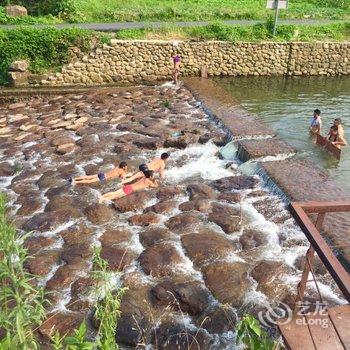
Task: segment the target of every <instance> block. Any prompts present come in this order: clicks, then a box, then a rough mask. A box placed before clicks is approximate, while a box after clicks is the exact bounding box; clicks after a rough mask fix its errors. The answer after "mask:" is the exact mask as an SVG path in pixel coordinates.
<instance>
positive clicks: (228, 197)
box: [218, 192, 242, 203]
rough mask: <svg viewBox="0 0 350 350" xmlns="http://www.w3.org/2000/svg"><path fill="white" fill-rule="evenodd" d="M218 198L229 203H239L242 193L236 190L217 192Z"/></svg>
mask: <svg viewBox="0 0 350 350" xmlns="http://www.w3.org/2000/svg"><path fill="white" fill-rule="evenodd" d="M218 200H219V201H226V202H229V203H240V202H241V200H242V195H241V194H240V193H237V192H224V193H220V194H219V196H218Z"/></svg>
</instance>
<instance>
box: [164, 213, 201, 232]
mask: <svg viewBox="0 0 350 350" xmlns="http://www.w3.org/2000/svg"><path fill="white" fill-rule="evenodd" d="M201 224H202V219H201V217H200V216H199V214H197V213H193V212H185V213H181V214H178V215H175V216H173V217H171V218H170V219H169V220H168V221H166V223H165V226H166V227H168V228H169V229H170V230H172V231H175V232H177V233H180V234H181V233H187V232H191V231H189V230H194V229H195V228H197V227H199V226H201Z"/></svg>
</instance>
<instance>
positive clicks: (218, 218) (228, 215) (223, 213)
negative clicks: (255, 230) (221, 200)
mask: <svg viewBox="0 0 350 350" xmlns="http://www.w3.org/2000/svg"><path fill="white" fill-rule="evenodd" d="M208 219H209V220H210V221H212V222H214V223H216V224H217V225H218V226H220V227H221V228H222V229H223V231H224V232H225V233H227V234H230V233H234V232H237V231H239V228H240V225H241V213H240V210H239V209H236V208H232V207H230V206H227V205H222V204H217V203H215V204H213V206H212V211H211V213H210V214H209V216H208Z"/></svg>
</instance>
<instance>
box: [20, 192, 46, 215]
mask: <svg viewBox="0 0 350 350" xmlns="http://www.w3.org/2000/svg"><path fill="white" fill-rule="evenodd" d="M41 206H42V202H41V199H40V198H37V197H33V196H28V197H25V198H23V200H22V202H21V207H20V208H19V209H18V211H17V213H16V214H17V215H23V216H28V215H32V214H34V213H35V212H36V211H38V210H39V209H40V208H41Z"/></svg>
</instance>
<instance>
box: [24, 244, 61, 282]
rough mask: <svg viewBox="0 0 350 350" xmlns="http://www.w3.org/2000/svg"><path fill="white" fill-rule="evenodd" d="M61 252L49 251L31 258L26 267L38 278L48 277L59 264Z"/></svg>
mask: <svg viewBox="0 0 350 350" xmlns="http://www.w3.org/2000/svg"><path fill="white" fill-rule="evenodd" d="M59 257H60V252H59V251H57V250H47V251H43V252H40V253H37V254H35V255H34V256H33V257H30V258H29V259H28V260H27V261H26V263H25V267H26V268H27V269H28V271H29V272H30V273H32V274H33V275H38V276H45V275H47V274H48V273H49V272H50V271H51V269H52V268H53V267H54V266H55V265H56V264H58V263H59V261H60V259H59Z"/></svg>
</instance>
